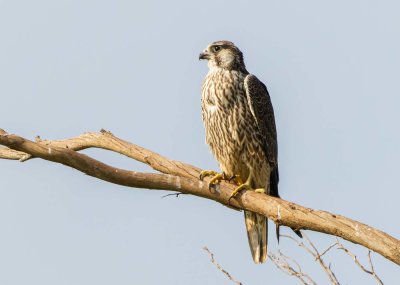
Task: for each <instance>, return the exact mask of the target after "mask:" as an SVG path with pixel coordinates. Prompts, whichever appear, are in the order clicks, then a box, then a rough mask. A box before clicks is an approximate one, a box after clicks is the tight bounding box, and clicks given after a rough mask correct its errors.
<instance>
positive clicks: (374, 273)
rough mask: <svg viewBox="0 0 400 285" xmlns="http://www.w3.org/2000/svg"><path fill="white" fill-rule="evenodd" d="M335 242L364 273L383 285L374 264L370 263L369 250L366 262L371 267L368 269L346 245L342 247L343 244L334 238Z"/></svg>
mask: <svg viewBox="0 0 400 285" xmlns="http://www.w3.org/2000/svg"><path fill="white" fill-rule="evenodd" d="M336 244H337V246H338V249H340V250H343V251H344V252H345V253H347V254H348V255H349V256H350V257H351V258H352V259H353V260H354V262H355V264H357V266H358V267H359V268H360V269H361V270H362V271H364V272H365V273H368V274H370V275H372V276H373V277H374V278H375V280H376V281H377V282H378V283H379V284H381V285H383V282H382V280H381V279H380V278H379V276H378V275H377V274H376V272H375V269H374V265H373V264H372V260H371V251H368V263H369V265H370V267H371V269H370V270H368V269H367V268H365V266H363V265H362V264H361V263H360V261H359V260H358V258H357V256H356V255H355V254H353V253H352V252H351V251H350V250H349V249H347V248H346V247H344V245H343V244H342V243H340V242H339V239H337V238H336Z"/></svg>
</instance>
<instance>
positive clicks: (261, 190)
mask: <svg viewBox="0 0 400 285" xmlns="http://www.w3.org/2000/svg"><path fill="white" fill-rule="evenodd" d="M254 192H257V193H262V194H265V189H264V188H257V189H255V190H254Z"/></svg>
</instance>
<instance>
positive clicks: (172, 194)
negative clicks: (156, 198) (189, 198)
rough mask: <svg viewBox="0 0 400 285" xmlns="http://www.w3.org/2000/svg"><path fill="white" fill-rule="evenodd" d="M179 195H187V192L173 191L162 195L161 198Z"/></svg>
mask: <svg viewBox="0 0 400 285" xmlns="http://www.w3.org/2000/svg"><path fill="white" fill-rule="evenodd" d="M179 195H187V193H179V192H178V193H171V194H166V195H164V196H162V197H161V199H163V198H166V197H170V196H175V197H176V198H178V197H179Z"/></svg>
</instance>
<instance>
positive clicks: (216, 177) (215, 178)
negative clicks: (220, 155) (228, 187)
mask: <svg viewBox="0 0 400 285" xmlns="http://www.w3.org/2000/svg"><path fill="white" fill-rule="evenodd" d="M207 176H213V177H212V178H211V179H210V181H209V182H208V188H209V189H211V188H212V187H214V186H215V185H216V184H218V183H219V182H220V181H221V180H226V176H225V174H224V173H218V172H215V171H213V170H203V171H201V172H200V180H203V179H204V177H207Z"/></svg>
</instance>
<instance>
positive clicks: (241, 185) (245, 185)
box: [228, 170, 265, 204]
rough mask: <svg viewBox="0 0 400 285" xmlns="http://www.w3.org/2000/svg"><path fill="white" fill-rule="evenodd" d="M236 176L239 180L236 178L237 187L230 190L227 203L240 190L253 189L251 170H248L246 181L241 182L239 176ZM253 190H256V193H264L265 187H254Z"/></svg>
mask: <svg viewBox="0 0 400 285" xmlns="http://www.w3.org/2000/svg"><path fill="white" fill-rule="evenodd" d="M238 178H239V180H236V181H238V185H239V187H237V188H236V189H235V190H234V191H233V192H232V194H231V195H230V196H229V199H228V204H229V203H230V201H231V199H232V198H234V197H235V196H236V195H237V193H239V192H240V191H242V190H253V172H252V171H251V170H250V173H249V176H248V177H247V180H246V182H244V183H241V178H240V176H238ZM254 191H255V192H257V193H265V189H264V188H257V189H254Z"/></svg>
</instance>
